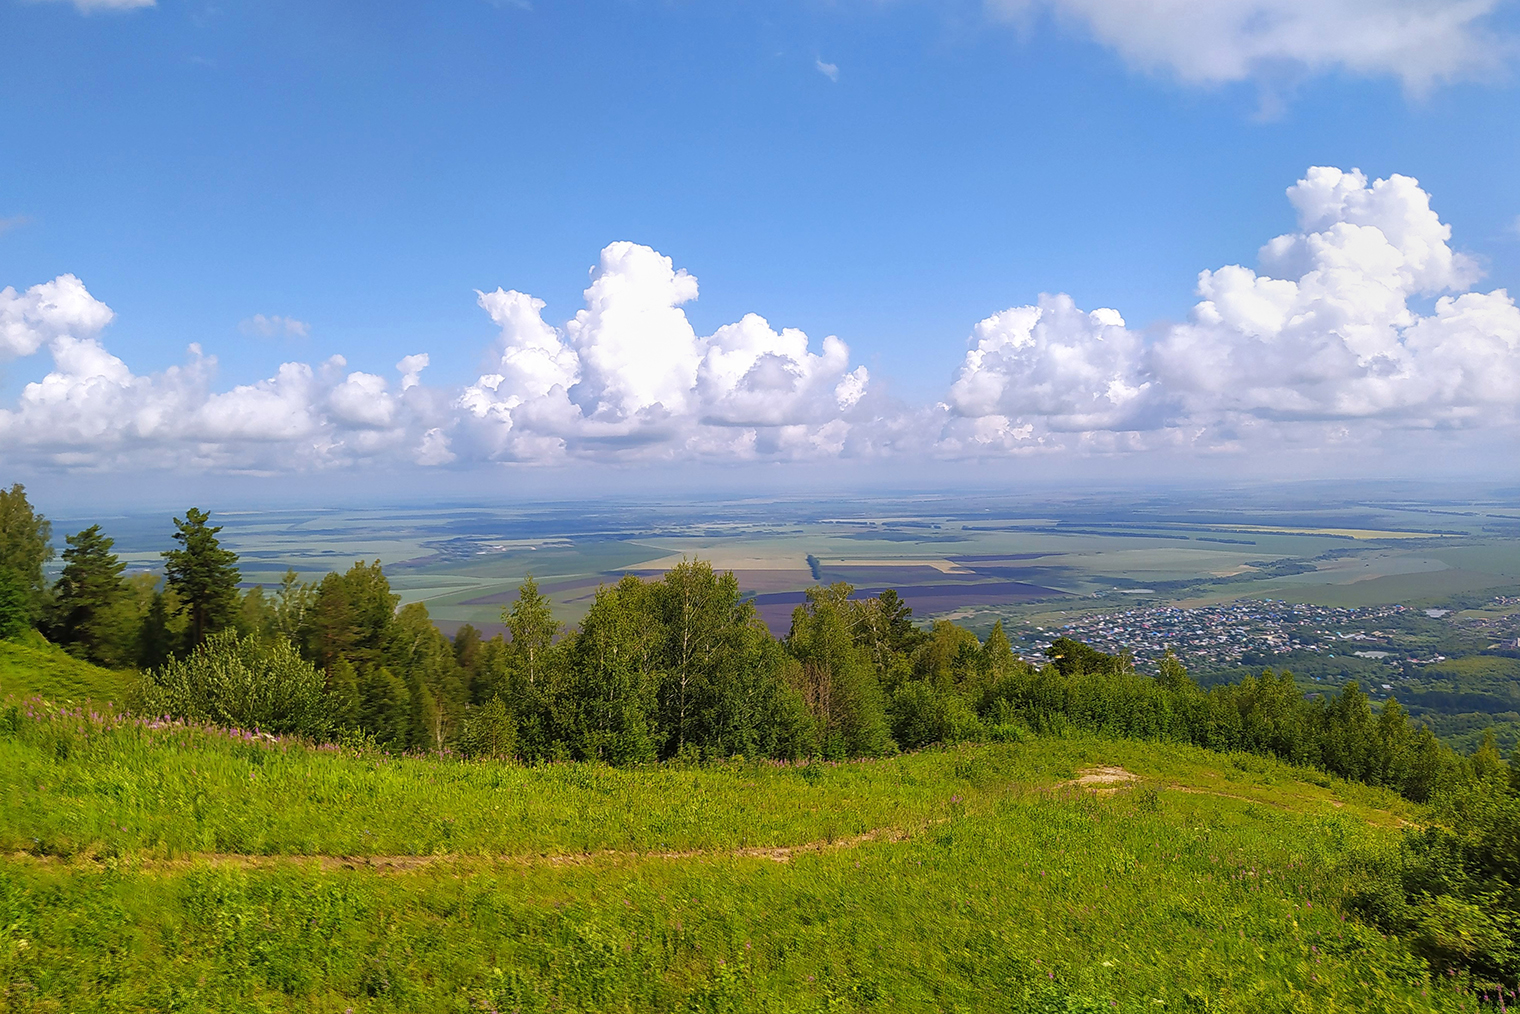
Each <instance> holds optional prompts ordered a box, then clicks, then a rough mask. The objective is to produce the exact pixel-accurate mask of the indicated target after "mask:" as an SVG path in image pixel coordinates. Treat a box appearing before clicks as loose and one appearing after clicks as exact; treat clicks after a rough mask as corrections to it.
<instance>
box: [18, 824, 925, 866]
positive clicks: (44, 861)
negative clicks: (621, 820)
mask: <svg viewBox="0 0 1520 1014" xmlns="http://www.w3.org/2000/svg"><path fill="white" fill-rule="evenodd" d="M911 836H912V834H911V832H909V831H907V830H904V829H902V828H896V827H881V828H876V829H875V830H872V831H867V832H866V833H864V834H857V835H850V836H848V837H842V838H834V839H822V840H819V841H810V842H803V843H802V844H800V845H771V846H752V847H746V848H737V849H688V850H682V851H670V852H638V851H633V850H622V849H599V850H598V851H595V852H564V853H551V854H548V855H518V856H513V855H497V856H474V855H457V854H453V853H443V854H441V855H435V856H310V855H306V856H301V855H245V854H241V853H235V852H196V853H192V854H189V855H185V856H182V857H177V858H174V859H144V858H133V859H130V860H127V861H125V862H124V863H123V865H124V866H129V867H130V868H132V869H138V870H177V869H185V868H188V867H190V866H193V865H197V864H206V865H211V866H230V867H234V868H237V869H275V868H280V867H290V866H305V867H310V866H312V865H316V866H317V867H319V868H320V869H322V870H324V871H329V872H330V871H335V870H372V871H375V872H380V873H410V872H413V871H416V870H421V869H425V868H426V867H429V866H435V865H464V866H469V865H482V866H492V867H502V866H509V867H533V866H590V865H593V864H596V863H618V862H625V861H632V862H641V861H647V860H650V859H665V860H701V859H721V858H737V859H768V860H770V861H771V862H776V863H787V862H791V860H792V857H793V856H799V855H808V854H818V853H824V852H834V851H838V850H841V849H852V848H857V847H859V846H861V845H864V844H866V843H867V842H877V841H879V842H899V841H904V840H906V839H908V838H909V837H911ZM6 858H7V859H11V860H13V861H17V862H30V863H34V864H37V865H42V866H88V867H93V868H97V869H103V868H105V867H106V866H107V865H109V860H107V859H104V858H102V857H100V856H96V855H78V856H72V857H67V858H64V857H59V856H38V855H32V854H31V853H29V852H15V853H12V854H10V855H9V856H7V857H6Z"/></svg>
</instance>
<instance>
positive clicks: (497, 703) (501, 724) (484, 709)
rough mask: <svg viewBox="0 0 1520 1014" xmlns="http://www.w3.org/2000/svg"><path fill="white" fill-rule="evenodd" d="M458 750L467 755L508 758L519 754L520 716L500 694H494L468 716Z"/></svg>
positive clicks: (496, 758) (460, 736)
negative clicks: (510, 708)
mask: <svg viewBox="0 0 1520 1014" xmlns="http://www.w3.org/2000/svg"><path fill="white" fill-rule="evenodd" d="M459 751H460V752H461V753H463V754H464V755H465V756H466V757H489V758H492V759H494V760H506V759H508V758H512V757H516V756H517V719H516V717H515V716H513V714H512V713H511V712H510V711H508V710H507V705H506V703H505V702H503V701H502V699H501V698H500V697H493V698H491V700H490V701H488V702H487V703H486V704H484V705H482V706H481V707H479V708H477V709H475V713H474V714H472V715H471V716H470V717H469V718H467V719H465V723H464V729H463V730H461V732H460V734H459Z"/></svg>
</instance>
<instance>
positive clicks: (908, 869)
mask: <svg viewBox="0 0 1520 1014" xmlns="http://www.w3.org/2000/svg"><path fill="white" fill-rule="evenodd" d="M1387 837H1388V836H1387V833H1386V832H1384V831H1381V830H1378V829H1376V828H1372V827H1369V826H1368V825H1366V824H1364V823H1362V822H1361V821H1358V820H1356V819H1353V818H1348V817H1344V816H1340V815H1334V816H1327V817H1305V816H1302V815H1298V814H1294V813H1285V812H1279V811H1276V810H1273V809H1271V808H1268V807H1263V806H1260V805H1257V804H1254V803H1249V802H1241V801H1239V800H1234V799H1227V798H1221V797H1217V796H1206V795H1198V794H1191V795H1190V794H1183V793H1175V792H1170V791H1167V790H1165V789H1162V790H1160V791H1158V792H1156V793H1155V794H1154V795H1147V794H1145V793H1144V792H1128V793H1121V794H1119V795H1117V796H1115V797H1113V798H1111V799H1107V800H1100V799H1096V798H1094V797H1092V796H1090V795H1078V794H1070V793H1067V794H1049V793H1045V794H1030V795H1025V796H1022V797H1018V796H1012V795H1010V796H1005V797H1003V798H1001V799H999V800H997V801H996V802H995V803H992V804H991V805H990V806H988V807H987V808H986V809H985V810H983V811H981V812H972V811H969V810H958V809H953V810H951V812H950V813H949V815H948V819H946V820H945V821H944V822H943V823H940V824H937V825H934V826H933V827H932V828H931V829H929V830H927V831H925V832H922V833H920V834H919V835H917V836H915V837H913V838H910V839H908V840H906V841H901V842H894V843H868V844H864V845H861V846H860V847H858V848H853V849H842V850H837V851H830V852H820V853H808V854H801V855H798V856H797V857H795V858H794V859H793V860H792V861H791V862H790V863H787V864H779V863H774V862H770V861H768V860H765V859H747V858H735V857H726V856H718V857H706V858H703V859H700V860H675V859H646V860H643V861H638V862H633V861H626V860H618V861H608V862H604V863H591V864H587V865H579V866H554V865H542V866H521V867H511V868H503V867H499V866H492V865H490V864H487V863H482V861H480V860H458V861H455V862H449V863H443V864H440V865H433V866H429V867H427V868H426V869H424V870H422V871H418V872H410V873H398V874H392V875H383V874H377V873H374V872H369V871H349V870H338V871H330V872H323V871H321V870H318V869H316V868H314V867H302V866H300V865H291V866H286V867H280V868H273V869H266V868H260V869H252V870H250V869H242V868H237V867H229V866H225V865H211V864H197V865H194V866H192V867H190V868H188V869H174V870H170V871H163V870H151V869H145V870H133V869H131V868H130V866H121V867H118V868H116V869H111V868H109V867H107V868H103V869H102V868H100V867H96V866H92V865H91V866H84V867H57V866H49V865H47V864H41V865H39V864H37V863H36V862H35V861H11V862H7V863H5V864H4V865H3V866H0V920H3V922H0V926H3V927H5V928H4V929H3V930H0V934H3V935H0V980H3V981H4V982H6V983H7V984H8V985H7V992H6V994H5V995H6V1000H5V1001H3V1002H4V1003H5V1004H8V1007H5V1008H4V1009H9V1010H176V1011H318V1012H321V1011H330V1012H345V1011H349V1010H352V1011H354V1012H356V1014H358V1012H382V1011H460V1012H463V1011H486V1010H494V1011H509V1010H521V1011H562V1012H570V1011H588V1012H589V1011H597V1012H601V1011H676V1010H687V1011H741V1010H744V1011H749V1010H753V1011H781V1012H787V1011H799V1012H800V1011H820V1012H822V1011H885V1010H909V1011H917V1010H924V1011H929V1010H943V1011H1019V1012H1073V1011H1082V1012H1100V1011H1115V1010H1118V1011H1123V1012H1130V1014H1138V1012H1141V1011H1145V1012H1155V1011H1241V1012H1252V1014H1258V1012H1286V1011H1305V1012H1309V1011H1313V1012H1324V1011H1400V1010H1402V1011H1422V1010H1441V1011H1448V1010H1449V1011H1458V1010H1468V1011H1471V1010H1475V1009H1476V1007H1477V1004H1476V1001H1475V998H1474V997H1473V996H1472V995H1471V993H1469V992H1468V991H1467V989H1466V984H1465V983H1463V982H1458V981H1446V982H1434V981H1432V980H1431V979H1430V977H1429V976H1428V975H1427V973H1426V971H1425V969H1424V966H1423V964H1422V963H1420V962H1418V961H1416V960H1414V959H1413V958H1411V957H1410V955H1409V953H1408V951H1407V950H1406V949H1405V948H1404V947H1403V946H1402V945H1401V944H1400V942H1399V941H1397V940H1392V939H1387V938H1385V937H1383V936H1382V935H1381V934H1379V933H1377V932H1374V931H1372V930H1369V929H1367V928H1365V927H1363V926H1360V925H1358V924H1357V923H1355V922H1354V921H1348V920H1347V919H1346V918H1345V917H1344V916H1343V915H1342V914H1341V912H1340V911H1339V909H1338V905H1337V903H1338V900H1339V898H1340V897H1341V896H1342V895H1343V893H1344V892H1345V890H1346V889H1347V887H1348V885H1349V884H1351V883H1353V882H1354V881H1355V880H1356V879H1357V877H1358V875H1359V871H1360V870H1361V869H1362V868H1363V867H1364V866H1365V864H1367V863H1369V862H1375V861H1376V860H1377V856H1378V854H1379V850H1380V849H1381V848H1382V847H1383V845H1384V844H1385V841H1386V839H1387Z"/></svg>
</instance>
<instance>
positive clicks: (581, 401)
mask: <svg viewBox="0 0 1520 1014" xmlns="http://www.w3.org/2000/svg"><path fill="white" fill-rule="evenodd" d="M696 297H697V280H696V278H694V277H692V276H691V275H690V274H688V273H687V272H686V271H685V270H683V269H677V268H676V267H675V265H674V263H673V262H672V261H671V259H670V258H669V257H666V256H664V255H662V254H660V253H658V252H656V251H655V250H652V249H650V248H649V247H647V246H640V245H638V244H635V243H629V242H619V243H612V244H610V245H609V246H607V248H606V249H604V250H603V251H602V255H601V258H600V261H599V263H598V265H597V267H596V269H595V270H594V272H593V275H592V281H591V285H590V286H589V287H588V288H587V289H586V292H585V298H586V307H585V309H583V310H580V311H579V312H577V313H576V315H575V317H574V318H573V319H571V320H569V321H568V322H566V324H565V326H564V327H563V328H562V329H560V328H554V327H552V326H550V325H549V324H548V323H546V322H545V321H544V319H543V317H542V315H541V314H542V310H543V307H544V303H543V301H542V300H539V299H535V298H533V297H532V296H529V295H526V294H524V293H521V292H516V291H504V290H501V289H497V290H496V291H495V292H490V293H480V294H479V302H480V305H481V307H482V308H484V309H485V310H486V312H487V313H489V314H490V315H491V319H492V320H493V321H495V322H496V323H497V325H499V326H500V327H501V339H500V344H499V349H500V356H499V359H498V361H497V363H496V364H495V365H494V368H493V369H492V371H491V372H490V373H486V374H484V375H482V376H481V377H480V378H479V379H478V380H477V381H476V382H475V383H474V384H471V385H470V386H469V387H467V388H466V389H465V390H464V392H463V393H462V394H461V395H460V397H459V398H458V400H457V402H456V405H457V406H458V407H459V408H460V409H461V410H463V412H464V413H465V414H466V416H467V417H468V418H469V419H470V420H471V421H472V422H473V425H472V427H471V429H472V431H473V432H474V434H475V438H476V439H477V440H478V441H480V442H482V446H483V447H484V448H485V453H487V454H488V455H490V456H493V457H501V458H507V459H526V460H539V459H545V458H554V457H558V456H562V455H566V454H570V455H576V454H589V455H597V454H602V453H615V452H619V451H621V452H622V453H645V454H651V455H655V456H666V457H672V456H697V457H702V456H707V455H711V454H728V455H732V456H739V457H750V456H757V455H764V454H771V453H780V454H784V455H788V456H795V455H799V454H808V455H811V454H814V453H825V454H828V453H838V448H840V447H843V446H844V438H843V436H842V434H847V433H848V432H849V428H850V427H849V422H848V421H847V419H846V416H847V415H849V413H850V412H851V411H852V410H853V409H855V408H856V406H857V405H858V404H859V403H860V402H861V400H862V398H863V397H864V396H865V393H866V386H867V382H868V380H869V376H868V374H867V372H866V370H865V367H855V368H854V369H851V367H850V362H849V357H850V353H849V349H848V347H847V346H846V345H845V343H844V342H842V341H840V340H839V339H838V338H836V337H834V336H829V337H827V338H825V339H824V340H823V343H822V352H821V354H820V353H815V352H813V351H812V350H811V348H810V342H809V339H808V336H807V335H806V334H804V333H803V332H801V331H798V330H795V329H792V328H786V329H783V330H782V331H780V332H777V331H775V330H774V329H773V328H772V327H771V326H770V324H769V323H767V322H766V320H765V319H764V318H762V317H760V316H758V315H756V314H748V315H746V316H745V317H744V318H743V319H742V320H740V321H739V322H737V323H735V324H728V325H725V326H723V327H721V328H719V329H718V330H717V331H716V332H714V333H713V334H712V335H709V336H700V335H698V334H697V333H696V331H695V329H694V328H693V327H692V325H691V322H690V320H689V319H688V318H687V316H686V313H685V311H683V310H682V309H681V307H682V306H683V305H684V304H686V303H688V302H690V301H691V300H693V299H695V298H696ZM788 428H793V429H796V430H797V432H805V433H807V434H809V435H810V436H809V437H807V438H806V439H801V438H786V439H783V438H782V436H780V433H781V431H782V430H788V432H791V430H789V429H788ZM825 431H827V432H828V433H830V434H834V436H830V437H829V438H828V439H823V440H821V442H820V441H819V440H817V439H814V438H815V437H816V436H817V435H818V434H819V433H823V432H825Z"/></svg>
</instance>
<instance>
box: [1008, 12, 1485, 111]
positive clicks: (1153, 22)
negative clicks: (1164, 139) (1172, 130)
mask: <svg viewBox="0 0 1520 1014" xmlns="http://www.w3.org/2000/svg"><path fill="white" fill-rule="evenodd" d="M987 3H988V7H989V8H990V9H991V10H992V11H993V12H995V13H997V14H1000V15H1003V16H1006V17H1010V18H1019V19H1023V18H1027V17H1028V16H1029V15H1030V14H1031V13H1032V12H1035V11H1040V10H1049V11H1052V12H1053V13H1054V14H1055V15H1056V17H1057V18H1058V19H1060V20H1064V21H1067V22H1071V23H1075V24H1078V25H1081V26H1083V27H1084V28H1085V29H1086V30H1087V31H1089V32H1090V33H1091V34H1092V36H1093V38H1095V39H1096V40H1097V41H1098V42H1100V43H1102V44H1103V45H1106V46H1108V47H1110V48H1112V49H1114V50H1116V51H1117V52H1118V53H1119V54H1120V55H1121V56H1122V57H1124V59H1125V60H1127V61H1128V62H1129V63H1131V64H1133V65H1135V66H1137V67H1140V68H1142V69H1144V70H1150V71H1167V72H1170V73H1172V74H1174V75H1176V76H1177V77H1178V78H1180V79H1181V80H1183V81H1187V82H1191V83H1197V84H1218V83H1223V82H1231V81H1243V80H1246V79H1249V78H1253V77H1256V76H1258V75H1260V74H1263V73H1269V74H1270V73H1273V72H1276V71H1278V70H1280V69H1283V68H1296V69H1299V70H1308V71H1312V72H1319V71H1332V70H1340V71H1349V72H1352V73H1356V74H1363V75H1388V76H1392V77H1396V78H1398V79H1399V80H1400V81H1402V82H1403V84H1404V86H1405V87H1406V88H1408V89H1410V90H1411V91H1416V92H1418V91H1422V90H1424V89H1427V88H1429V87H1430V86H1431V85H1432V84H1434V83H1437V82H1440V81H1444V80H1451V79H1456V78H1470V77H1477V76H1483V75H1488V74H1492V73H1494V72H1496V71H1498V70H1499V69H1500V68H1502V66H1503V64H1504V62H1505V60H1506V58H1507V57H1508V56H1509V55H1510V54H1511V53H1512V52H1513V46H1512V44H1511V42H1510V41H1508V40H1505V39H1504V38H1502V37H1501V35H1500V34H1499V33H1498V31H1497V30H1496V29H1495V28H1494V27H1493V26H1492V25H1491V24H1490V22H1489V20H1488V18H1489V15H1491V14H1492V13H1493V12H1494V11H1495V10H1496V9H1497V8H1498V7H1499V6H1500V0H1376V2H1372V3H1369V2H1367V0H1151V2H1140V0H987Z"/></svg>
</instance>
